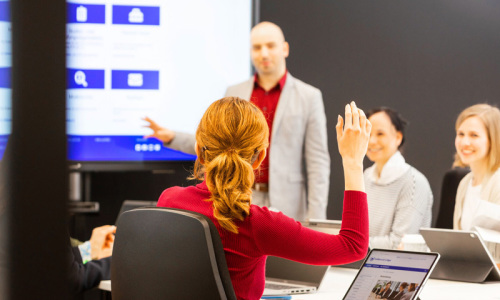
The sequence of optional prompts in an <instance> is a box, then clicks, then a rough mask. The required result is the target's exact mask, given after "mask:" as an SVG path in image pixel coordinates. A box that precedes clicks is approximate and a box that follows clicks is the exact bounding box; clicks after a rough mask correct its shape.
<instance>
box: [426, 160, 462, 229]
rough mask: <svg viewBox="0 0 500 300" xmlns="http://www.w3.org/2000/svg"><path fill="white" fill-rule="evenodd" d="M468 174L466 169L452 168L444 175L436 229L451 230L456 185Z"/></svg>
mask: <svg viewBox="0 0 500 300" xmlns="http://www.w3.org/2000/svg"><path fill="white" fill-rule="evenodd" d="M469 172H470V170H469V169H466V168H453V169H451V170H449V171H448V172H446V173H445V174H444V177H443V184H442V185H441V202H440V203H439V211H438V215H437V219H436V226H435V227H436V228H446V229H453V213H454V211H455V197H456V195H457V189H458V185H459V183H460V181H461V180H462V178H464V176H465V175H467V173H469Z"/></svg>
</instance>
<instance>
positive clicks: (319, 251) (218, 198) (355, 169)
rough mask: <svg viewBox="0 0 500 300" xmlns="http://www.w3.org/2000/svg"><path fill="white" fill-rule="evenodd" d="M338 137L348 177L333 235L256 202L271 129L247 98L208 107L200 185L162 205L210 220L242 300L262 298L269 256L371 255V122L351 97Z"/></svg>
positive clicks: (202, 127)
mask: <svg viewBox="0 0 500 300" xmlns="http://www.w3.org/2000/svg"><path fill="white" fill-rule="evenodd" d="M336 129H337V141H338V146H339V152H340V154H341V156H342V163H343V167H344V178H345V192H344V211H343V216H342V229H341V231H340V233H339V234H338V235H329V234H326V233H321V232H317V231H314V230H311V229H308V228H305V227H303V226H302V225H301V224H300V223H299V222H296V221H295V220H293V219H292V218H289V217H287V216H285V215H284V214H282V213H277V212H273V211H269V210H268V209H267V207H259V206H256V205H252V204H251V201H252V185H253V182H254V170H255V169H257V168H258V167H259V165H260V163H261V162H262V160H263V159H264V157H265V156H266V149H267V147H268V143H269V129H268V126H267V122H266V119H265V117H264V115H263V114H262V112H261V111H260V110H259V109H258V108H257V107H256V106H255V105H253V104H252V103H250V102H249V101H246V100H243V99H240V98H235V97H227V98H223V99H220V100H218V101H216V102H214V103H213V104H212V105H210V107H209V108H208V109H207V111H206V112H205V114H204V115H203V118H202V119H201V121H200V124H199V126H198V129H197V131H196V153H197V155H198V158H197V160H196V162H195V169H194V176H193V177H194V178H196V179H200V180H203V182H202V183H200V184H198V185H196V186H190V187H185V188H184V187H172V188H169V189H167V190H165V191H164V192H163V193H162V195H161V196H160V198H159V200H158V206H161V207H172V208H181V209H186V210H190V211H195V212H198V213H202V214H204V215H206V216H207V217H209V218H210V219H211V220H212V221H213V222H214V224H215V226H216V227H217V230H218V231H219V234H220V237H221V240H222V244H223V246H224V251H225V254H226V261H227V265H228V268H229V273H230V275H231V281H232V283H233V287H234V291H235V293H236V296H237V298H238V299H260V297H261V296H262V293H263V291H264V281H265V278H264V277H265V263H266V258H267V256H268V255H273V256H279V257H283V258H287V259H291V260H295V261H298V262H302V263H307V264H315V265H336V264H345V263H349V262H352V261H356V260H359V259H362V258H363V257H365V255H366V252H367V249H368V209H367V203H366V194H365V193H364V181H363V158H364V155H365V153H366V150H367V145H368V139H369V137H370V130H371V124H370V122H369V121H368V120H367V119H366V116H365V114H364V112H363V111H362V110H360V109H358V108H357V107H356V104H355V103H354V102H352V103H351V104H348V105H346V108H345V124H344V120H343V118H342V117H341V116H340V115H339V116H338V122H337V126H336Z"/></svg>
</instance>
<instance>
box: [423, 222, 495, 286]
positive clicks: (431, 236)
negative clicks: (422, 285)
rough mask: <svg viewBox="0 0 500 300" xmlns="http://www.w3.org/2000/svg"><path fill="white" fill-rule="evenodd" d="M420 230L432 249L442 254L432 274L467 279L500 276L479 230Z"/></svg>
mask: <svg viewBox="0 0 500 300" xmlns="http://www.w3.org/2000/svg"><path fill="white" fill-rule="evenodd" d="M420 234H421V235H422V236H423V237H424V239H425V242H426V244H427V247H429V249H431V251H435V252H439V253H440V254H441V260H440V261H439V263H438V264H437V266H436V269H435V270H434V271H433V272H432V274H431V278H437V279H446V280H455V281H467V282H483V281H488V280H500V271H499V269H498V267H497V265H496V264H495V261H494V260H493V257H492V256H491V254H490V253H489V252H488V250H487V248H486V246H485V244H484V242H483V241H482V239H481V237H480V236H479V234H477V232H475V231H459V230H450V229H438V228H421V229H420Z"/></svg>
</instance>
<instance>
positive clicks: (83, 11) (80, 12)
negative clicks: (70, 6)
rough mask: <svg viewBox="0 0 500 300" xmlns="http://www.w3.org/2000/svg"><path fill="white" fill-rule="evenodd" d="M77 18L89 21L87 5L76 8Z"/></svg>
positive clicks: (80, 20) (81, 20)
mask: <svg viewBox="0 0 500 300" xmlns="http://www.w3.org/2000/svg"><path fill="white" fill-rule="evenodd" d="M76 20H77V21H78V22H87V8H86V7H85V6H82V5H80V6H78V7H77V8H76Z"/></svg>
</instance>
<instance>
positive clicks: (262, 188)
mask: <svg viewBox="0 0 500 300" xmlns="http://www.w3.org/2000/svg"><path fill="white" fill-rule="evenodd" d="M252 189H254V190H256V191H258V192H269V184H267V183H260V182H255V183H254V184H253V186H252Z"/></svg>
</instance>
